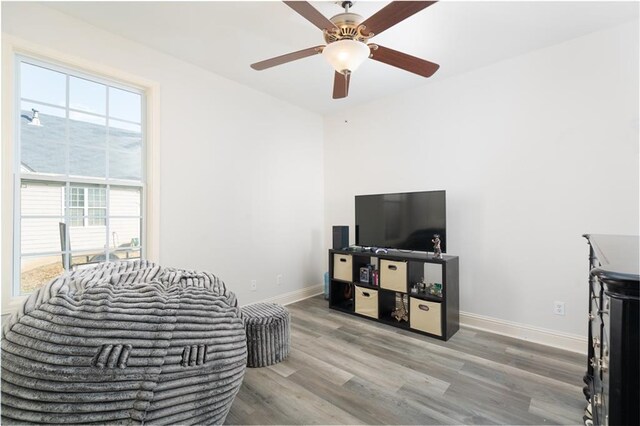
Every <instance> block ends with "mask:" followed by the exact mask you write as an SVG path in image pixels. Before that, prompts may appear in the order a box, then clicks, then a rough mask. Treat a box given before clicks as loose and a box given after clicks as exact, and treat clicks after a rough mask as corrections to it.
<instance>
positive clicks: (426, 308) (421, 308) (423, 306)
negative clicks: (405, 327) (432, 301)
mask: <svg viewBox="0 0 640 426" xmlns="http://www.w3.org/2000/svg"><path fill="white" fill-rule="evenodd" d="M418 309H420V310H421V311H428V310H429V306H428V305H418Z"/></svg>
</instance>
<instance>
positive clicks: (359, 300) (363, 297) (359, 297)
mask: <svg viewBox="0 0 640 426" xmlns="http://www.w3.org/2000/svg"><path fill="white" fill-rule="evenodd" d="M355 289H356V313H358V314H361V315H366V316H368V317H371V318H375V319H378V290H371V289H368V288H364V287H358V286H355Z"/></svg>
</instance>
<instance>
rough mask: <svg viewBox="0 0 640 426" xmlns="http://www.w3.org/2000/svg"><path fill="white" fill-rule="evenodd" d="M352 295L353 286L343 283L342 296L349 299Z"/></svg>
mask: <svg viewBox="0 0 640 426" xmlns="http://www.w3.org/2000/svg"><path fill="white" fill-rule="evenodd" d="M352 297H353V286H352V285H351V283H347V284H345V285H344V298H345V299H351V298H352Z"/></svg>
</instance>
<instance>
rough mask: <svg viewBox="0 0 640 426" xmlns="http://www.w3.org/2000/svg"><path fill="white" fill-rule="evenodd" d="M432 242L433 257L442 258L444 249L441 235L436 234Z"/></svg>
mask: <svg viewBox="0 0 640 426" xmlns="http://www.w3.org/2000/svg"><path fill="white" fill-rule="evenodd" d="M431 242H432V243H433V258H434V259H442V250H441V249H440V235H439V234H434V235H433V240H431Z"/></svg>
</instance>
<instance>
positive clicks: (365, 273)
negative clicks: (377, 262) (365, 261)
mask: <svg viewBox="0 0 640 426" xmlns="http://www.w3.org/2000/svg"><path fill="white" fill-rule="evenodd" d="M370 271H371V268H370V267H369V266H363V267H362V268H360V282H361V283H366V284H369V280H370V278H371V277H370V274H369V272H370Z"/></svg>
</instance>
